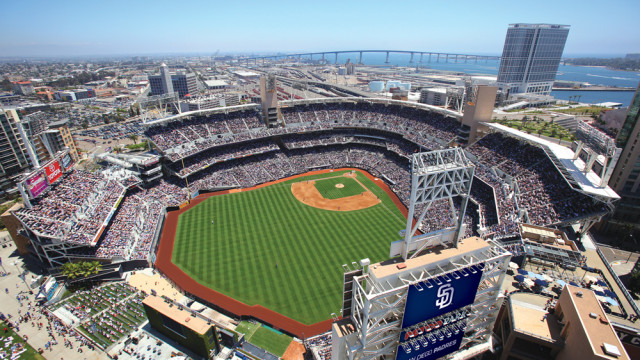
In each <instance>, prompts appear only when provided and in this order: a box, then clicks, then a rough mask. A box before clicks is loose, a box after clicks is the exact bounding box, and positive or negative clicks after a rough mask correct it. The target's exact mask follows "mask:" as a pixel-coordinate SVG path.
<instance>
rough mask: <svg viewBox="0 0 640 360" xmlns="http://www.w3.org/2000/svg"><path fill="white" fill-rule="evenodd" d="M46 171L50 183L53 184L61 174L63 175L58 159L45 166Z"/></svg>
mask: <svg viewBox="0 0 640 360" xmlns="http://www.w3.org/2000/svg"><path fill="white" fill-rule="evenodd" d="M44 172H45V173H46V174H47V180H49V184H53V183H54V182H56V180H58V179H60V176H62V170H60V164H59V163H58V160H55V161H53V162H51V163H49V165H47V166H46V167H45V168H44Z"/></svg>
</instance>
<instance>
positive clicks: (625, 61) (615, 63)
mask: <svg viewBox="0 0 640 360" xmlns="http://www.w3.org/2000/svg"><path fill="white" fill-rule="evenodd" d="M565 63H566V64H570V65H578V66H606V67H608V68H610V69H614V70H629V71H640V59H638V58H634V57H626V58H613V59H602V58H573V59H565Z"/></svg>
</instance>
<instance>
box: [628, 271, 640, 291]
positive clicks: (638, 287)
mask: <svg viewBox="0 0 640 360" xmlns="http://www.w3.org/2000/svg"><path fill="white" fill-rule="evenodd" d="M628 288H629V290H631V291H633V292H635V293H640V271H636V272H634V273H633V274H631V277H630V278H629V286H628Z"/></svg>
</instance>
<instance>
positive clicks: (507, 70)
mask: <svg viewBox="0 0 640 360" xmlns="http://www.w3.org/2000/svg"><path fill="white" fill-rule="evenodd" d="M567 35H569V26H568V25H552V24H511V25H509V29H507V37H506V39H505V41H504V49H503V50H502V58H501V60H500V69H499V70H498V86H499V88H500V90H502V91H503V92H504V93H509V94H518V93H531V94H539V95H549V94H550V93H551V87H552V86H553V82H554V81H555V79H556V73H557V72H558V65H560V59H561V57H562V52H563V51H564V44H565V43H566V42H567Z"/></svg>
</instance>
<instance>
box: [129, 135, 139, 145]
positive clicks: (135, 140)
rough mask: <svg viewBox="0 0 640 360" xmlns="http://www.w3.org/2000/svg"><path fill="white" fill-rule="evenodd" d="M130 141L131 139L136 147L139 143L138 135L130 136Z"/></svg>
mask: <svg viewBox="0 0 640 360" xmlns="http://www.w3.org/2000/svg"><path fill="white" fill-rule="evenodd" d="M129 139H131V141H133V145H135V144H136V143H137V141H138V135H136V134H131V135H129Z"/></svg>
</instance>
